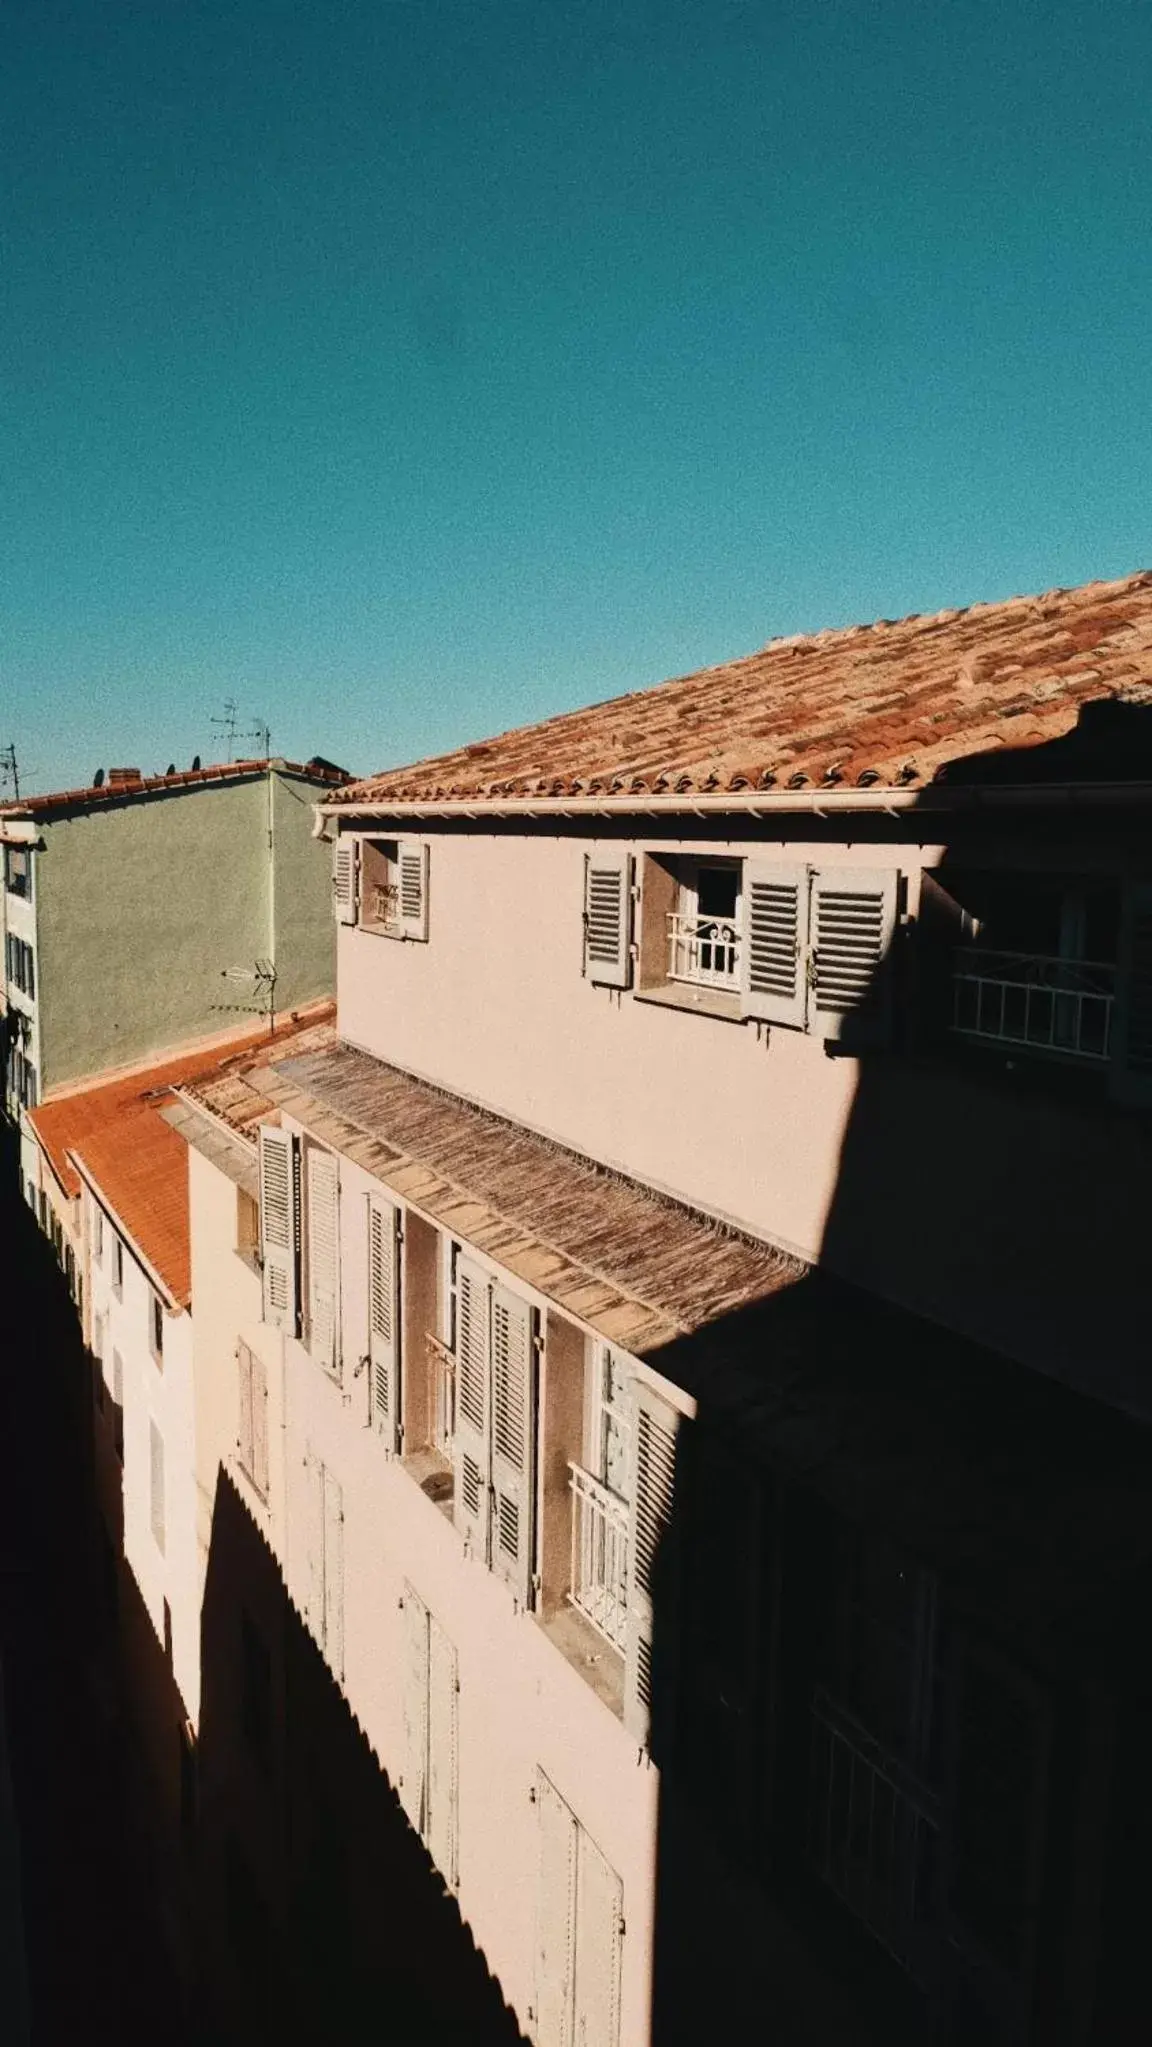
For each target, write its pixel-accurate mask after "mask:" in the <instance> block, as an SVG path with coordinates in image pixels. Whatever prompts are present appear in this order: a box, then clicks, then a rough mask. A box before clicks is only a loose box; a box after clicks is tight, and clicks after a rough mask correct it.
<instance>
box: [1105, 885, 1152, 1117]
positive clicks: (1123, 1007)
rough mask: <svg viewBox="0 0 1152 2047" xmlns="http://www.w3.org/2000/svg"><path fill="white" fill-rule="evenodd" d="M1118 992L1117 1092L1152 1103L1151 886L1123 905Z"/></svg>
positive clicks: (1131, 894) (1131, 895) (1132, 893)
mask: <svg viewBox="0 0 1152 2047" xmlns="http://www.w3.org/2000/svg"><path fill="white" fill-rule="evenodd" d="M1120 961H1121V966H1120V975H1119V979H1118V983H1117V988H1116V998H1117V999H1116V1004H1115V1022H1114V1030H1115V1048H1114V1059H1115V1064H1114V1068H1113V1089H1114V1092H1115V1093H1116V1095H1117V1096H1118V1097H1119V1098H1120V1099H1121V1100H1122V1101H1125V1102H1132V1103H1134V1104H1140V1103H1147V1102H1152V882H1145V883H1143V884H1142V885H1140V886H1139V887H1136V888H1133V889H1132V890H1130V892H1129V894H1128V898H1127V901H1126V902H1125V905H1124V926H1123V935H1122V939H1121V947H1120Z"/></svg>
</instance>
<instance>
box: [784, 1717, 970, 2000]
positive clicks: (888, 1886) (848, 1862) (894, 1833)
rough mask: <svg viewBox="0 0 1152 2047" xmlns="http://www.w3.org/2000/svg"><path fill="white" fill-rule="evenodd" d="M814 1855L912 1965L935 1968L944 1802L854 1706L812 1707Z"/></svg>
mask: <svg viewBox="0 0 1152 2047" xmlns="http://www.w3.org/2000/svg"><path fill="white" fill-rule="evenodd" d="M812 1734H813V1742H812V1787H811V1797H810V1802H809V1827H808V1855H809V1861H810V1862H811V1864H812V1867H813V1868H814V1869H815V1871H816V1873H817V1875H819V1876H820V1877H822V1878H823V1880H824V1882H825V1883H826V1884H827V1885H828V1886H829V1889H831V1890H833V1891H835V1893H836V1895H837V1897H839V1898H841V1899H842V1900H843V1902H844V1904H845V1905H847V1906H848V1908H849V1910H850V1911H851V1912H853V1913H854V1914H855V1915H856V1917H857V1918H858V1919H861V1920H862V1921H863V1922H864V1924H865V1926H867V1928H868V1930H869V1932H870V1933H872V1934H873V1935H874V1937H875V1938H876V1939H877V1940H878V1941H880V1942H881V1944H882V1945H883V1946H884V1947H886V1948H887V1950H888V1952H889V1954H891V1955H892V1956H893V1957H894V1958H895V1960H896V1961H898V1962H899V1963H900V1965H901V1967H902V1968H904V1969H906V1970H907V1971H908V1973H909V1975H911V1976H913V1977H914V1978H915V1979H916V1980H917V1981H924V1980H925V1979H926V1977H927V1975H928V1974H929V1972H930V1968H931V1959H930V1954H931V1946H932V1920H933V1916H934V1898H933V1888H934V1872H935V1862H936V1841H937V1834H938V1808H937V1801H936V1799H935V1797H934V1796H933V1794H932V1793H931V1792H930V1791H929V1790H928V1789H927V1787H926V1786H925V1785H922V1784H919V1783H917V1781H916V1780H915V1778H914V1777H913V1776H912V1774H911V1772H910V1771H909V1770H908V1769H907V1768H906V1767H905V1766H904V1765H903V1764H902V1763H901V1762H900V1761H899V1760H898V1759H897V1758H896V1757H894V1756H891V1755H889V1754H887V1753H886V1751H885V1750H884V1749H882V1748H881V1746H880V1744H879V1743H878V1742H876V1741H874V1740H873V1738H872V1736H871V1735H869V1734H868V1733H867V1732H866V1731H865V1729H864V1728H862V1727H861V1726H860V1725H859V1723H858V1722H857V1721H855V1720H854V1719H853V1718H852V1716H851V1714H850V1713H848V1712H847V1711H846V1709H845V1708H843V1707H842V1706H840V1705H838V1704H837V1703H836V1701H835V1700H834V1699H832V1698H831V1697H830V1696H829V1694H828V1693H827V1692H825V1691H823V1690H822V1689H821V1688H817V1691H816V1694H815V1696H814V1698H813V1701H812Z"/></svg>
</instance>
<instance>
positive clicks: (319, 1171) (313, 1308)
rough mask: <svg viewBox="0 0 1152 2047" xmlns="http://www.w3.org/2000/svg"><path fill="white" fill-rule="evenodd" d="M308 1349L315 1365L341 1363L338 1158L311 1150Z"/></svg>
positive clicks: (328, 1369)
mask: <svg viewBox="0 0 1152 2047" xmlns="http://www.w3.org/2000/svg"><path fill="white" fill-rule="evenodd" d="M307 1158H308V1243H307V1253H308V1348H309V1350H310V1352H311V1354H312V1357H313V1360H314V1362H315V1363H316V1364H318V1365H322V1366H323V1368H324V1370H325V1371H326V1372H334V1371H336V1370H337V1368H338V1366H339V1363H340V1211H339V1185H338V1177H337V1167H336V1158H335V1154H334V1153H333V1152H330V1151H321V1150H319V1148H318V1147H317V1146H316V1145H309V1147H308V1153H307Z"/></svg>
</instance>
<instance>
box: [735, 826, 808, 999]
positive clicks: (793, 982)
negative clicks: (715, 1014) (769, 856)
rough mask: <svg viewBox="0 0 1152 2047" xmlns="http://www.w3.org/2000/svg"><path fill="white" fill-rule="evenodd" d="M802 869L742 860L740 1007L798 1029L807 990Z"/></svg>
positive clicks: (805, 895)
mask: <svg viewBox="0 0 1152 2047" xmlns="http://www.w3.org/2000/svg"><path fill="white" fill-rule="evenodd" d="M807 944H808V869H807V868H806V867H785V866H783V865H779V864H777V865H773V864H772V863H771V862H770V861H766V860H746V861H745V862H744V931H743V935H742V940H741V947H740V993H741V1008H742V1009H743V1012H744V1015H745V1016H758V1017H763V1018H764V1020H765V1021H766V1022H767V1023H780V1024H792V1025H794V1026H795V1027H796V1028H797V1029H800V1030H802V1029H803V1027H804V1018H805V1014H806V1010H807V1001H808V986H807V978H806V974H805V958H806V951H807Z"/></svg>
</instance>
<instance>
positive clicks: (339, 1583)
mask: <svg viewBox="0 0 1152 2047" xmlns="http://www.w3.org/2000/svg"><path fill="white" fill-rule="evenodd" d="M323 1513H324V1654H325V1656H326V1657H327V1660H328V1668H329V1669H330V1670H331V1672H332V1675H333V1676H334V1677H336V1678H338V1679H340V1680H341V1681H342V1680H343V1677H344V1493H343V1490H342V1488H341V1486H340V1485H339V1484H338V1483H337V1481H336V1479H334V1478H333V1476H332V1473H331V1472H330V1471H326V1472H325V1473H324V1474H323Z"/></svg>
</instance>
